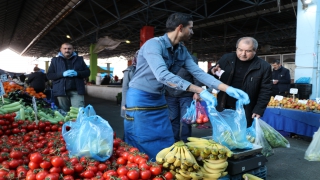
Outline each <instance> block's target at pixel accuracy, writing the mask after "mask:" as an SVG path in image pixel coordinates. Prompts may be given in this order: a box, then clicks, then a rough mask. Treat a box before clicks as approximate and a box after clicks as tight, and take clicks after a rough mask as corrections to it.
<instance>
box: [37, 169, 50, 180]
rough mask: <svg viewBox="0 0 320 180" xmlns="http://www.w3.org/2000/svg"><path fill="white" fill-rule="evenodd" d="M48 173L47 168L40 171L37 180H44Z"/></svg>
mask: <svg viewBox="0 0 320 180" xmlns="http://www.w3.org/2000/svg"><path fill="white" fill-rule="evenodd" d="M48 174H49V173H48V171H46V170H43V171H40V172H38V173H37V175H36V179H37V180H44V179H45V178H46V176H47V175H48Z"/></svg>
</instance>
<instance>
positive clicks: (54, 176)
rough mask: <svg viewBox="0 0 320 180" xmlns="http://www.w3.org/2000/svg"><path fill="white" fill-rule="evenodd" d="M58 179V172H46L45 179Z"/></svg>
mask: <svg viewBox="0 0 320 180" xmlns="http://www.w3.org/2000/svg"><path fill="white" fill-rule="evenodd" d="M58 179H59V174H58V173H50V174H47V175H46V177H45V180H58Z"/></svg>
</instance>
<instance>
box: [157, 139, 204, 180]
mask: <svg viewBox="0 0 320 180" xmlns="http://www.w3.org/2000/svg"><path fill="white" fill-rule="evenodd" d="M156 162H157V163H158V164H162V167H163V168H166V169H168V170H169V171H170V172H171V173H172V174H174V175H175V177H176V179H178V180H180V179H184V180H188V179H195V180H196V179H202V178H203V174H202V172H201V171H200V166H199V165H198V162H197V161H196V159H195V158H194V156H193V155H192V153H191V152H190V151H189V149H188V147H187V146H186V145H185V144H184V142H183V141H179V142H176V143H174V144H173V145H172V146H170V147H168V148H165V149H163V150H161V151H160V152H159V153H158V154H157V155H156Z"/></svg>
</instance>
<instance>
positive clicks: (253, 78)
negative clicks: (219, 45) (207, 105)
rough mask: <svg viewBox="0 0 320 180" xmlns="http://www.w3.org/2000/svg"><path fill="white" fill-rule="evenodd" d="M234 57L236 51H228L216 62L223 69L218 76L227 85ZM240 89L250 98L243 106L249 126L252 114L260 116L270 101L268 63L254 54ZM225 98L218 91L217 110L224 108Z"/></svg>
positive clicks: (233, 64)
mask: <svg viewBox="0 0 320 180" xmlns="http://www.w3.org/2000/svg"><path fill="white" fill-rule="evenodd" d="M236 58H237V55H236V53H228V54H225V55H223V56H222V57H221V59H220V60H219V61H218V63H217V64H219V66H220V68H221V69H222V70H224V71H225V72H224V73H223V74H222V76H221V77H220V81H221V82H223V83H225V84H227V85H230V84H231V80H232V77H233V74H234V71H235V62H236ZM209 74H211V69H210V70H209ZM217 78H218V77H217ZM241 89H242V90H243V91H245V92H246V93H247V94H248V96H249V98H250V103H249V104H248V105H245V106H244V109H245V113H246V117H247V126H248V127H249V126H251V124H252V118H251V117H252V114H253V113H256V114H259V115H260V116H262V115H263V113H264V111H265V109H266V107H267V105H268V102H269V101H270V97H271V94H272V84H271V66H270V64H269V63H267V62H266V61H264V60H262V59H260V58H258V57H257V56H255V57H254V58H253V62H252V63H251V65H250V66H249V68H248V71H247V72H246V74H245V77H244V80H243V82H242V88H241ZM226 99H227V94H226V93H225V92H222V91H220V92H219V93H218V107H217V108H218V109H219V110H223V109H224V108H225V104H226Z"/></svg>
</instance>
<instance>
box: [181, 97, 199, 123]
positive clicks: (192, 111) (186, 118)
mask: <svg viewBox="0 0 320 180" xmlns="http://www.w3.org/2000/svg"><path fill="white" fill-rule="evenodd" d="M196 120H197V111H196V100H193V101H191V104H190V106H189V107H188V108H187V112H186V114H185V115H183V117H182V118H181V121H182V122H185V123H186V124H194V123H196Z"/></svg>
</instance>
